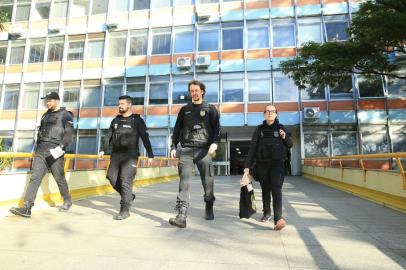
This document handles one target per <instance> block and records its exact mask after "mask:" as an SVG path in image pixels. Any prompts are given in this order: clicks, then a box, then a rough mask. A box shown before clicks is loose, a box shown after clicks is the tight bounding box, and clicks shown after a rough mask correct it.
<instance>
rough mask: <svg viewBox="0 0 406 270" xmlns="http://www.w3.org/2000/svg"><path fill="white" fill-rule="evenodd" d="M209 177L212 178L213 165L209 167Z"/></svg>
mask: <svg viewBox="0 0 406 270" xmlns="http://www.w3.org/2000/svg"><path fill="white" fill-rule="evenodd" d="M209 176H210V177H214V165H213V164H210V165H209Z"/></svg>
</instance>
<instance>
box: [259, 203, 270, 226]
mask: <svg viewBox="0 0 406 270" xmlns="http://www.w3.org/2000/svg"><path fill="white" fill-rule="evenodd" d="M262 206H263V207H262V212H264V214H263V215H262V218H261V222H268V221H270V220H271V202H264V201H263V202H262Z"/></svg>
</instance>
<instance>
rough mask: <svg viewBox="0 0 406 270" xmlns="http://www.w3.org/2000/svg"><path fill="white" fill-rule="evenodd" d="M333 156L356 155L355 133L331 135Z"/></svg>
mask: <svg viewBox="0 0 406 270" xmlns="http://www.w3.org/2000/svg"><path fill="white" fill-rule="evenodd" d="M332 138H333V155H334V156H343V155H356V154H357V153H358V151H357V135H356V134H355V133H333V134H332Z"/></svg>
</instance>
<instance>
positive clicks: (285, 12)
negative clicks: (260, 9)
mask: <svg viewBox="0 0 406 270" xmlns="http://www.w3.org/2000/svg"><path fill="white" fill-rule="evenodd" d="M293 16H294V13H293V7H281V8H271V18H278V17H293Z"/></svg>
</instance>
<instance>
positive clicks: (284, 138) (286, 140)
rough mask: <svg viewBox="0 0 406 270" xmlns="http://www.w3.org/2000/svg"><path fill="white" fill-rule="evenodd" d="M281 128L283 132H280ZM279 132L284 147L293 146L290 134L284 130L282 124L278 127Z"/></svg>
mask: <svg viewBox="0 0 406 270" xmlns="http://www.w3.org/2000/svg"><path fill="white" fill-rule="evenodd" d="M281 130H282V131H283V132H281ZM279 134H281V137H282V142H283V144H284V145H285V146H286V148H291V147H292V146H293V141H292V139H291V138H290V136H289V135H288V133H287V132H286V129H285V127H284V126H283V125H280V127H279Z"/></svg>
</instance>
